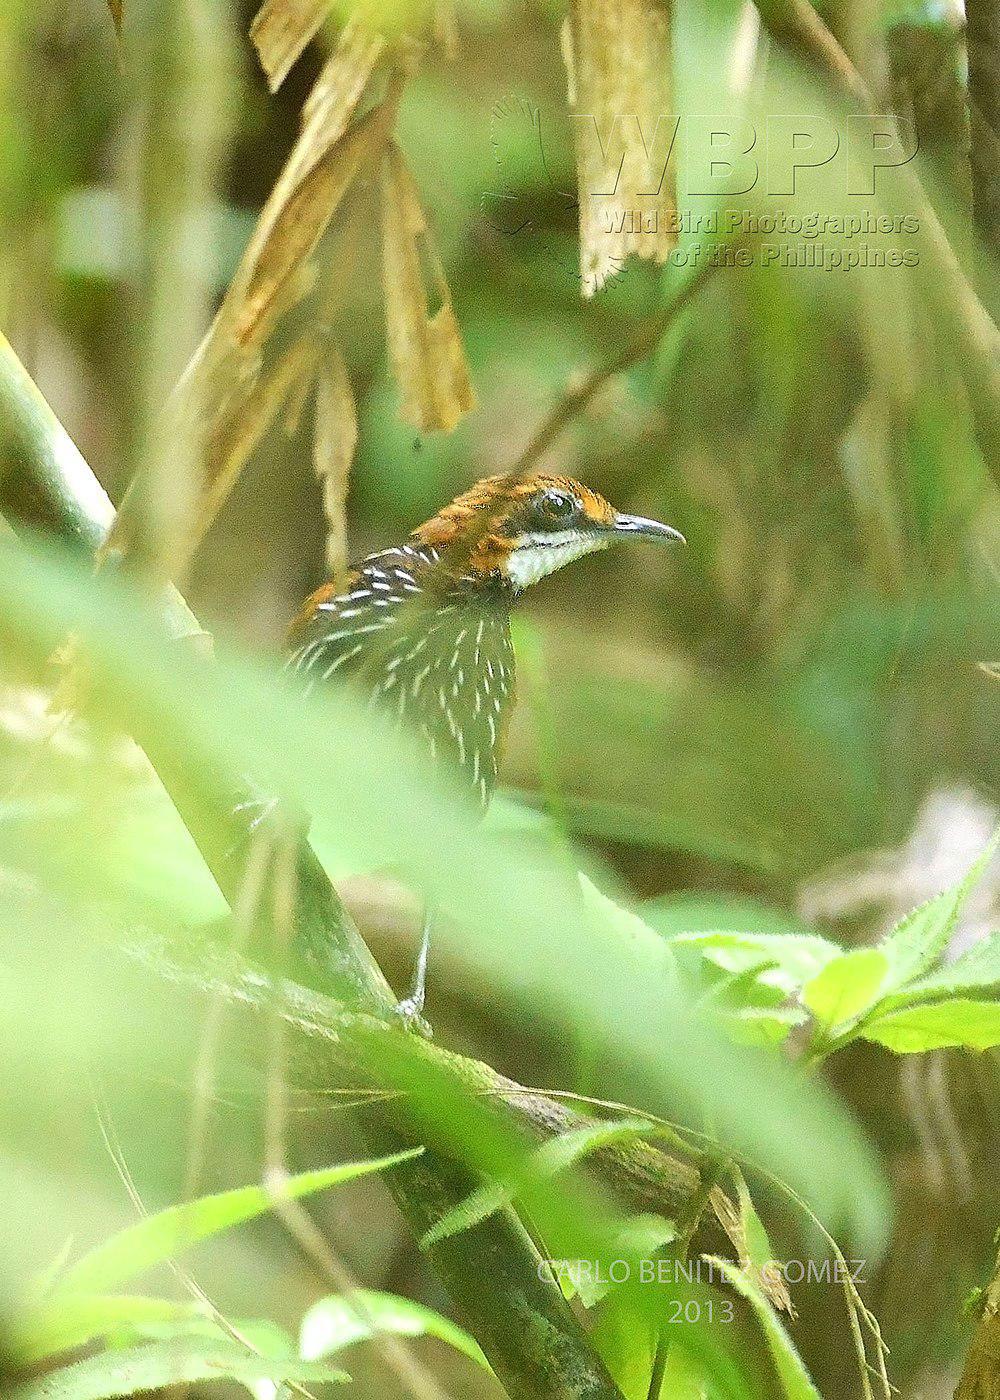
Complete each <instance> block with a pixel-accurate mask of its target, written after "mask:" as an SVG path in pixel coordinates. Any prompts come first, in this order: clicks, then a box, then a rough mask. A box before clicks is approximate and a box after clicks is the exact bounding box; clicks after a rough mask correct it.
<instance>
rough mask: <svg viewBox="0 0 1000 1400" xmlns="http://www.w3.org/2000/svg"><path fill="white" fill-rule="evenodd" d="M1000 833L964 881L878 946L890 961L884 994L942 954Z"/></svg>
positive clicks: (917, 911)
mask: <svg viewBox="0 0 1000 1400" xmlns="http://www.w3.org/2000/svg"><path fill="white" fill-rule="evenodd" d="M998 843H1000V831H998V832H996V833H995V834H994V836H993V838H992V840H991V841H990V842H989V843H988V844H987V846H986V849H985V850H984V851H983V853H982V855H981V856H980V857H979V859H978V860H977V861H976V862H975V863H974V865H973V866H972V867H971V869H970V870H969V872H968V874H967V875H966V876H965V877H964V879H962V880H959V882H958V883H957V884H956V885H952V886H951V887H950V888H949V889H946V890H943V891H942V892H941V893H940V894H939V895H936V896H935V897H934V898H933V899H929V900H928V901H927V903H926V904H921V905H920V907H919V908H918V909H914V910H913V912H912V913H910V914H907V915H906V917H905V918H904V919H901V920H900V921H899V923H898V924H897V925H896V927H895V928H894V929H892V930H891V932H890V933H888V934H887V935H886V936H885V938H883V939H882V941H881V942H880V943H879V945H878V947H879V948H880V949H881V951H882V952H883V953H884V954H885V956H886V958H887V959H888V961H889V969H890V970H889V975H888V978H887V981H886V988H885V990H886V991H893V992H894V991H897V990H898V989H900V988H901V987H904V986H905V985H906V984H907V983H908V982H912V981H913V980H914V979H915V978H917V977H921V976H922V975H923V974H924V973H925V972H928V971H929V970H930V969H931V968H932V967H933V966H934V964H935V963H936V962H937V960H938V958H939V957H940V956H941V954H942V953H943V952H944V949H945V947H946V946H947V943H948V939H949V938H950V937H951V934H952V931H953V929H954V927H955V924H956V923H957V922H958V916H959V914H960V913H961V912H962V905H963V904H964V903H965V901H966V899H967V898H968V897H969V894H970V893H971V891H972V890H973V888H974V887H975V885H976V882H977V881H978V880H979V878H980V876H981V875H982V873H983V871H984V870H985V869H986V866H987V865H988V864H989V862H990V861H991V860H992V859H993V856H994V855H995V854H996V850H997V846H998Z"/></svg>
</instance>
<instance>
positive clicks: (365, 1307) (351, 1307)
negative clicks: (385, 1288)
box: [299, 1288, 490, 1371]
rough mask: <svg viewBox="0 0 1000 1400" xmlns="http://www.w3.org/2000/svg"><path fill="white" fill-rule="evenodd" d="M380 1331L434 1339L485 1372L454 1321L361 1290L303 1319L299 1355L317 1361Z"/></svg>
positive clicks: (327, 1301) (474, 1346)
mask: <svg viewBox="0 0 1000 1400" xmlns="http://www.w3.org/2000/svg"><path fill="white" fill-rule="evenodd" d="M379 1332H388V1333H392V1334H393V1335H395V1336H400V1337H437V1338H438V1340H439V1341H442V1342H447V1344H448V1345H449V1346H451V1347H454V1348H455V1350H456V1351H460V1352H462V1354H463V1355H464V1356H468V1357H469V1358H470V1359H471V1360H473V1361H475V1362H476V1363H477V1364H478V1365H480V1366H482V1367H483V1368H484V1369H485V1370H487V1371H488V1370H489V1369H490V1365H489V1362H488V1361H487V1360H486V1357H485V1356H484V1355H483V1353H482V1351H481V1349H480V1347H479V1345H478V1343H477V1342H476V1341H475V1340H474V1339H473V1338H472V1337H470V1336H469V1334H468V1332H466V1331H465V1330H464V1329H463V1328H461V1327H459V1326H458V1324H457V1323H455V1322H452V1321H451V1320H450V1319H449V1318H447V1317H442V1316H441V1314H440V1313H437V1312H435V1311H434V1310H433V1308H425V1307H424V1306H423V1305H422V1304H420V1303H411V1302H410V1300H409V1299H408V1298H398V1297H396V1296H395V1294H392V1293H377V1292H374V1291H372V1290H370V1289H363V1288H359V1289H357V1290H356V1291H355V1292H354V1293H349V1294H343V1295H339V1294H338V1295H331V1296H330V1297H328V1298H321V1299H320V1301H319V1302H318V1303H314V1304H313V1306H312V1307H311V1308H310V1309H309V1311H308V1312H307V1313H306V1314H305V1316H304V1317H303V1319H302V1326H301V1329H300V1333H299V1352H300V1354H301V1355H302V1356H303V1357H304V1358H305V1359H306V1360H307V1361H318V1360H319V1359H320V1358H322V1357H325V1356H333V1355H335V1354H336V1353H337V1352H339V1351H342V1350H343V1349H344V1348H345V1347H349V1346H353V1345H354V1344H355V1343H356V1342H363V1341H366V1340H367V1339H368V1338H369V1337H373V1336H375V1335H376V1334H377V1333H379Z"/></svg>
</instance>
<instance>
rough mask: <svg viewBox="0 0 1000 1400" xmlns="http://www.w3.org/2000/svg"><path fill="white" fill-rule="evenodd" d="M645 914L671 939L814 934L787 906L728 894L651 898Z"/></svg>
mask: <svg viewBox="0 0 1000 1400" xmlns="http://www.w3.org/2000/svg"><path fill="white" fill-rule="evenodd" d="M642 917H643V918H644V919H645V920H646V922H647V923H648V924H649V925H650V926H651V927H652V928H655V929H656V931H657V933H662V934H663V935H664V936H665V937H667V938H675V937H676V936H677V934H679V933H750V934H765V935H767V936H769V937H773V936H774V935H775V934H778V935H780V936H781V937H782V938H784V937H787V936H789V935H790V936H791V937H793V938H811V937H813V936H814V935H813V934H812V933H811V932H810V931H809V929H808V928H807V927H806V926H805V925H804V924H803V922H802V920H801V919H795V918H792V917H791V916H790V915H789V914H787V913H786V912H785V911H784V910H783V909H779V908H777V907H776V906H774V905H770V904H764V903H762V902H761V901H759V900H756V899H740V898H737V897H736V896H733V895H724V894H711V895H698V894H693V895H692V894H675V895H668V896H664V897H661V898H659V899H651V900H647V901H646V903H645V904H643V906H642ZM820 941H821V942H822V941H823V940H820Z"/></svg>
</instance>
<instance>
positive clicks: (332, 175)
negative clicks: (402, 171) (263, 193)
mask: <svg viewBox="0 0 1000 1400" xmlns="http://www.w3.org/2000/svg"><path fill="white" fill-rule="evenodd" d="M341 97H344V94H343V93H341ZM359 97H360V89H359V90H358V91H357V92H355V93H352V94H350V101H351V102H352V103H354V104H356V102H357V100H358V98H359ZM395 106H396V103H395V99H394V98H387V99H386V101H385V102H383V103H382V104H381V105H380V106H378V107H375V108H373V109H372V111H371V112H369V113H368V114H367V115H366V116H365V117H363V118H362V119H361V121H359V122H357V123H356V124H355V125H354V126H353V127H351V128H350V130H348V131H346V133H345V132H343V125H344V121H345V120H346V118H345V117H344V110H345V109H344V106H343V103H342V102H341V103H338V102H336V101H335V100H334V99H333V97H332V96H331V97H330V99H329V100H328V101H324V102H323V103H322V104H321V105H320V106H318V107H317V108H316V109H315V110H314V113H313V117H312V118H311V119H310V120H309V122H308V123H307V125H306V127H305V128H304V130H303V133H302V136H301V137H300V139H299V141H298V143H297V144H296V147H295V149H294V150H293V152H292V154H291V156H290V157H289V160H288V164H287V165H286V167H285V170H284V171H283V172H282V174H281V177H280V178H279V180H278V183H277V184H276V185H275V188H274V190H273V191H272V194H271V197H270V198H269V199H268V202H267V204H266V205H265V207H264V211H263V213H262V214H261V217H260V221H259V222H258V225H257V228H256V230H255V232H254V237H253V239H252V240H251V244H250V247H249V248H248V249H247V252H246V254H245V256H244V260H243V263H242V264H241V268H240V271H239V273H238V274H237V280H236V282H235V283H234V285H233V288H232V289H231V296H232V297H233V302H234V311H235V312H236V314H235V329H234V335H235V338H236V339H237V340H238V341H240V342H241V343H242V344H254V343H258V344H259V343H260V342H261V341H262V340H263V339H264V337H265V336H266V335H267V333H268V331H269V330H270V328H271V326H272V325H273V323H274V320H275V317H276V309H277V308H278V307H279V306H280V305H282V304H283V303H282V302H281V294H282V292H283V290H284V289H285V288H286V286H287V284H288V282H289V280H290V279H291V278H292V277H293V276H294V274H295V273H296V271H297V269H298V268H299V267H300V266H301V265H302V264H303V263H304V262H305V260H306V259H307V258H308V257H309V255H310V254H311V253H312V251H313V249H314V248H315V247H316V244H317V243H318V242H319V240H320V238H321V237H322V235H323V232H324V231H325V229H326V227H327V225H328V224H329V222H330V220H331V218H332V217H333V215H334V213H335V212H336V210H337V207H338V206H339V204H340V202H341V200H342V199H343V197H344V195H345V194H346V193H347V190H348V189H349V188H350V186H351V183H352V182H353V180H354V178H355V176H356V175H357V174H358V172H359V170H360V169H361V167H362V166H363V165H364V163H365V162H366V161H371V162H372V163H374V160H375V159H376V157H377V154H378V152H379V150H380V149H381V147H382V145H383V144H384V142H385V140H386V138H387V136H388V133H389V130H390V128H391V124H392V120H393V117H394V116H395Z"/></svg>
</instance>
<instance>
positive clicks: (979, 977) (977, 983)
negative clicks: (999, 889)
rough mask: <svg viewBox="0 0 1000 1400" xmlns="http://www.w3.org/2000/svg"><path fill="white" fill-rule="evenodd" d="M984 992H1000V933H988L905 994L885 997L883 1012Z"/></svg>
mask: <svg viewBox="0 0 1000 1400" xmlns="http://www.w3.org/2000/svg"><path fill="white" fill-rule="evenodd" d="M985 991H995V992H997V993H1000V933H991V934H988V935H987V937H986V938H983V939H981V940H980V941H979V942H978V943H976V944H975V945H974V946H973V947H972V948H970V949H969V950H968V952H966V953H963V954H962V956H961V957H959V958H956V959H955V961H954V962H950V963H944V964H943V965H942V966H941V967H939V968H936V969H935V970H934V971H933V972H931V973H929V974H928V976H927V977H921V978H920V979H919V981H916V982H911V983H910V984H909V986H907V987H906V988H905V989H904V990H903V991H901V992H897V993H895V994H894V995H893V996H888V997H884V998H883V999H882V1003H881V1006H880V1010H881V1007H882V1006H884V1007H885V1008H886V1010H888V1009H890V1008H892V1009H893V1010H895V1009H896V1008H897V1007H901V1006H912V1005H914V1004H915V1003H918V1002H927V1001H940V1000H943V999H944V998H950V997H961V996H962V995H963V994H964V993H966V992H980V993H982V992H985Z"/></svg>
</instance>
